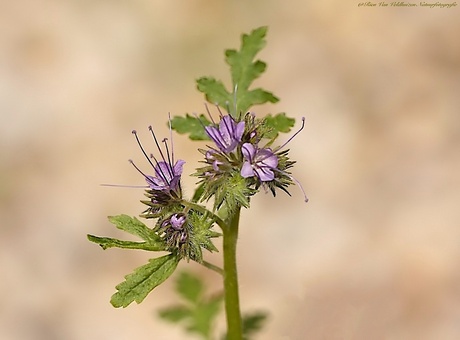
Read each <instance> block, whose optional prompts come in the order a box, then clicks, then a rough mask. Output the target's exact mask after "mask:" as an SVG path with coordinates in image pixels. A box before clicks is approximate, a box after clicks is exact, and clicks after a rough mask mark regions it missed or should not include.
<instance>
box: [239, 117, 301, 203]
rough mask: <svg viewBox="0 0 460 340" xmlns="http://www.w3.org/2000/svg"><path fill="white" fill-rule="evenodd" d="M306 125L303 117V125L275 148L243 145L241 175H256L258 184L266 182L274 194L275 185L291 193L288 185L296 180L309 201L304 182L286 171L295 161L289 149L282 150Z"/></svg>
mask: <svg viewBox="0 0 460 340" xmlns="http://www.w3.org/2000/svg"><path fill="white" fill-rule="evenodd" d="M304 126H305V118H303V117H302V126H301V127H300V129H299V130H298V131H297V132H296V133H295V134H294V135H293V136H291V137H290V138H289V139H288V140H287V141H286V142H285V143H284V144H283V145H281V146H279V147H277V148H275V149H274V150H272V149H270V148H259V147H258V146H257V144H255V145H253V144H251V143H244V144H243V145H242V147H241V153H242V154H243V158H244V163H243V165H242V167H241V171H240V174H241V176H242V177H244V178H251V177H256V178H257V179H258V180H259V182H260V183H259V184H258V185H260V184H264V185H265V186H266V187H268V188H269V189H270V190H271V191H272V193H273V195H274V194H275V187H278V188H280V189H281V190H283V191H285V192H286V193H288V194H289V192H288V191H287V190H286V187H287V186H288V185H289V184H292V182H295V183H296V184H297V185H298V186H299V188H300V190H301V191H302V193H303V194H304V197H305V202H308V198H307V196H306V194H305V191H304V189H303V187H302V184H301V183H300V182H299V181H298V180H297V179H295V178H294V177H293V176H292V175H291V174H290V173H288V172H287V171H286V170H287V169H288V168H290V167H292V165H293V164H294V163H295V162H294V161H291V160H289V158H288V156H287V153H288V150H283V151H282V150H281V149H283V148H284V147H285V146H286V145H287V144H288V143H289V142H290V141H291V140H292V139H293V138H294V137H295V136H297V134H298V133H299V132H300V131H302V130H303V128H304Z"/></svg>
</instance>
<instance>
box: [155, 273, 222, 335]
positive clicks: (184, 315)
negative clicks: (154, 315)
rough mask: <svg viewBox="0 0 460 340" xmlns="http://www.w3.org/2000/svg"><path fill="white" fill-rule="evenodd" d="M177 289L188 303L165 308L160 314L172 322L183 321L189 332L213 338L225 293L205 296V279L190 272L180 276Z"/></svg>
mask: <svg viewBox="0 0 460 340" xmlns="http://www.w3.org/2000/svg"><path fill="white" fill-rule="evenodd" d="M176 291H177V292H178V293H179V295H180V296H181V297H182V298H184V299H185V300H186V301H185V302H186V303H185V304H182V305H175V306H172V307H169V308H165V309H163V310H161V311H160V312H159V316H160V317H161V318H163V319H164V320H167V321H170V322H174V323H177V322H182V323H183V325H184V327H185V329H186V331H187V332H189V333H198V334H200V335H202V336H203V338H205V339H211V334H212V329H213V324H214V321H215V318H216V317H217V315H218V313H219V311H220V308H221V305H222V301H223V294H218V295H214V296H211V297H206V296H204V294H203V293H204V284H203V281H202V280H201V279H200V278H199V277H197V276H194V275H192V274H189V273H182V274H181V275H180V276H179V277H178V279H177V285H176Z"/></svg>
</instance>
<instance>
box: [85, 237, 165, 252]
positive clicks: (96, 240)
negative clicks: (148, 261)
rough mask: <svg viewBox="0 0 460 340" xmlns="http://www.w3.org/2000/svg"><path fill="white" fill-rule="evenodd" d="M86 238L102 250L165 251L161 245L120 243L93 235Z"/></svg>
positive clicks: (116, 240) (120, 241)
mask: <svg viewBox="0 0 460 340" xmlns="http://www.w3.org/2000/svg"><path fill="white" fill-rule="evenodd" d="M87 237H88V240H90V241H91V242H94V243H97V244H99V245H100V246H101V247H102V249H104V250H106V249H108V248H124V249H140V250H148V251H162V250H165V246H164V244H163V243H149V242H133V241H122V240H118V239H115V238H110V237H99V236H94V235H87Z"/></svg>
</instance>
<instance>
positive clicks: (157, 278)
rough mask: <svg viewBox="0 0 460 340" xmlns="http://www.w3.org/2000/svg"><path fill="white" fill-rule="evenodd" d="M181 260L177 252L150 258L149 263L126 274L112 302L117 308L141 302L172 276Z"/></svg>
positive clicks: (117, 287)
mask: <svg viewBox="0 0 460 340" xmlns="http://www.w3.org/2000/svg"><path fill="white" fill-rule="evenodd" d="M179 260H180V258H179V257H178V256H177V255H176V254H169V255H165V256H162V257H158V258H154V259H150V260H149V263H147V264H145V265H143V266H142V267H139V268H136V269H135V270H134V272H133V273H131V274H129V275H127V276H125V281H123V282H122V283H120V284H119V285H117V286H116V289H117V290H118V292H116V293H115V294H113V295H112V298H111V300H110V303H111V304H112V305H113V306H114V307H116V308H119V307H123V308H125V307H127V306H128V305H129V304H130V303H131V302H133V301H136V303H141V302H142V301H143V300H144V299H145V297H146V296H147V295H148V294H149V293H150V292H151V291H152V290H153V289H154V288H155V287H157V286H158V285H160V284H161V283H163V282H164V281H165V280H166V279H167V278H168V277H169V276H171V274H172V273H173V272H174V270H175V269H176V267H177V264H178V263H179Z"/></svg>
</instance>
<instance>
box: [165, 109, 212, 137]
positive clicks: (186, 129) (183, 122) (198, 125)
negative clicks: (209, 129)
mask: <svg viewBox="0 0 460 340" xmlns="http://www.w3.org/2000/svg"><path fill="white" fill-rule="evenodd" d="M210 124H211V122H210V121H209V120H208V119H206V117H205V116H204V115H203V114H201V115H200V116H199V119H198V118H197V117H194V116H191V115H189V114H188V113H187V114H186V115H185V117H179V116H175V117H174V118H173V119H172V120H171V127H172V129H173V130H175V131H177V132H178V133H180V134H184V133H188V134H189V138H190V139H191V140H209V137H208V135H207V134H206V132H205V130H204V126H207V125H210Z"/></svg>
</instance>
